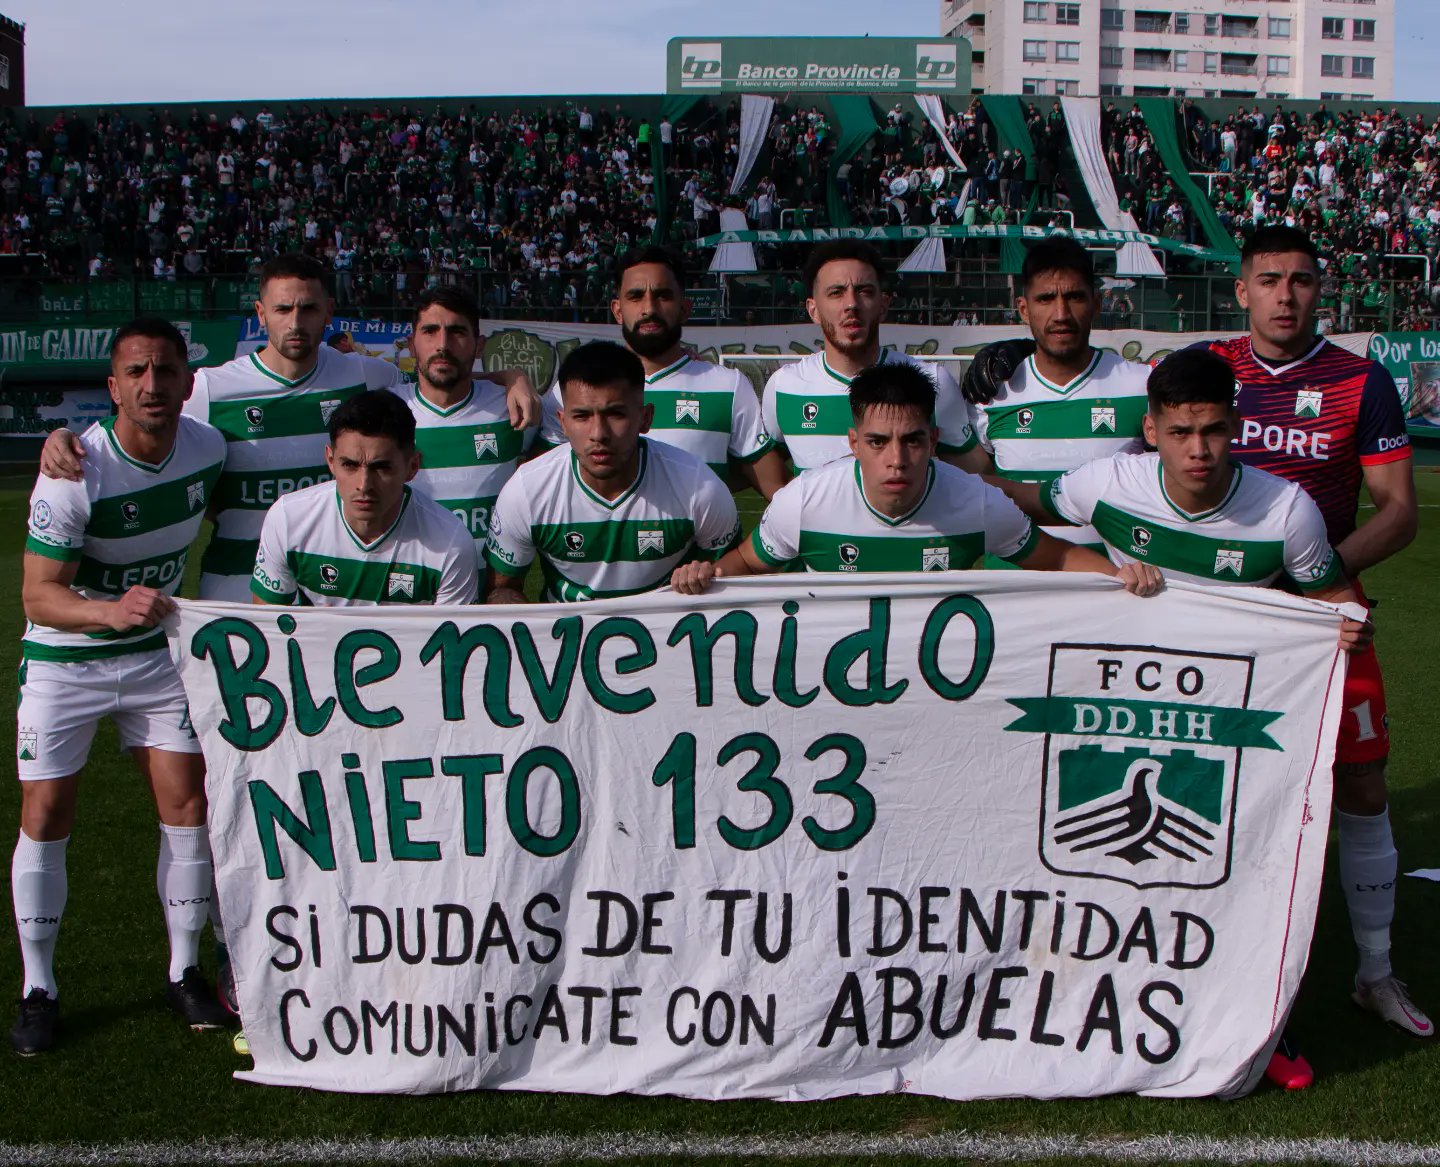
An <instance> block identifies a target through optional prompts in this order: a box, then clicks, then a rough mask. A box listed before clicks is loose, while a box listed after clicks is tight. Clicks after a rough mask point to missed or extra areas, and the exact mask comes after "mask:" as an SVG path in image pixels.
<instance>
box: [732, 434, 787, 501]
mask: <svg viewBox="0 0 1440 1167" xmlns="http://www.w3.org/2000/svg"><path fill="white" fill-rule="evenodd" d="M736 465H737V466H738V467H739V469H740V476H741V477H742V478H743V479H745V481H746V483H748V484H749V486H750V487H751V488H752V489H754V490H757V491H759V492H760V497H761V498H763V499H764V500H765V501H766V502H769V501H770V500H771V499H772V498H774V497H775V492H776V491H778V490H779V489H780V488H781V487H782V486H784V485H785V484H786V483H787V482H789V481H790V471H789V470H787V469H786V467H785V458H784V456H783V455H782V454H781V453H780V448H779V447H778V446H774V445H772V446H771V447H770V448H769V449H767V450H765V451H764V452H763V453H761V454H759V455H758V456H756V457H755V458H753V459H751V460H750V461H748V462H747V461H743V460H737V462H736Z"/></svg>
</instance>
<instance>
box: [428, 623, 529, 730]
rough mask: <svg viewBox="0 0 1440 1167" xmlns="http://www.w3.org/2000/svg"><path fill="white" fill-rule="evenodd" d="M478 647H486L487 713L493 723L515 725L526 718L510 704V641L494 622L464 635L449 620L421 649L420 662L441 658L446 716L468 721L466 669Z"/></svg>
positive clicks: (485, 692) (446, 718)
mask: <svg viewBox="0 0 1440 1167" xmlns="http://www.w3.org/2000/svg"><path fill="white" fill-rule="evenodd" d="M517 627H518V626H517ZM477 648H484V649H485V683H484V685H483V686H482V689H481V692H482V694H483V697H484V701H485V716H486V717H488V718H489V719H490V721H491V723H492V724H493V725H496V726H498V727H500V728H502V729H513V728H514V727H515V726H517V725H520V724H521V723H522V722H523V721H524V720H525V719H524V718H523V717H520V716H518V715H517V714H516V713H515V711H514V710H512V709H511V708H510V642H509V641H508V640H506V639H505V634H504V633H503V632H501V631H500V629H498V628H496V627H495V626H494V625H493V624H476V625H474V626H473V627H470V628H467V629H466V630H465V633H464V635H463V636H462V635H461V633H460V629H459V628H458V627H456V625H455V621H454V620H446V621H445V623H444V624H442V625H440V627H439V628H437V629H435V631H434V632H433V633H432V634H431V636H430V639H429V640H427V641H426V642H425V647H424V648H422V649H421V650H420V663H421V664H422V665H428V664H429V663H430V662H431V661H432V660H434V659H435V658H436V657H437V656H438V657H439V658H440V703H441V708H442V709H443V710H444V712H445V720H446V721H464V720H465V672H466V670H467V669H468V668H469V666H470V656H471V654H472V653H474V651H475V650H476V649H477Z"/></svg>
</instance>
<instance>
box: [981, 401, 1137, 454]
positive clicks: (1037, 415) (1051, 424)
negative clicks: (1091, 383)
mask: <svg viewBox="0 0 1440 1167" xmlns="http://www.w3.org/2000/svg"><path fill="white" fill-rule="evenodd" d="M1148 407H1149V403H1148V402H1147V400H1146V399H1145V398H1144V397H1090V398H1086V399H1084V400H1080V401H1042V402H1040V403H1039V404H1036V405H1024V404H1022V405H990V406H986V408H985V436H986V438H987V439H988V440H989V442H990V443H991V444H992V445H993V444H994V443H996V442H1003V441H1017V442H1018V441H1025V440H1026V439H1027V438H1028V439H1040V440H1042V441H1074V440H1076V439H1081V438H1117V437H1118V438H1133V437H1136V436H1138V435H1139V433H1140V423H1141V420H1142V419H1143V418H1144V416H1145V410H1146V409H1147V408H1148ZM1027 410H1028V411H1029V414H1030V424H1029V425H1028V426H1025V427H1024V428H1023V429H1022V428H1021V424H1020V420H1021V419H1020V414H1021V413H1022V412H1025V411H1027Z"/></svg>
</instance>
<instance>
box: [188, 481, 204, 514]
mask: <svg viewBox="0 0 1440 1167" xmlns="http://www.w3.org/2000/svg"><path fill="white" fill-rule="evenodd" d="M185 502H186V504H187V505H188V506H189V507H190V509H191V510H192V511H193V510H194V509H195V508H196V507H199V506H204V505H205V484H204V483H203V482H191V483H187V484H186V487H185Z"/></svg>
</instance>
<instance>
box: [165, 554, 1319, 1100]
mask: <svg viewBox="0 0 1440 1167" xmlns="http://www.w3.org/2000/svg"><path fill="white" fill-rule="evenodd" d="M1337 630H1338V617H1337V615H1336V613H1335V611H1334V610H1333V609H1329V608H1326V607H1325V606H1323V605H1319V604H1315V603H1311V602H1308V601H1305V600H1301V599H1297V598H1292V597H1288V596H1284V595H1281V594H1279V593H1275V592H1262V591H1255V590H1250V589H1232V590H1224V591H1204V592H1202V591H1195V590H1189V589H1186V588H1184V587H1171V588H1170V589H1169V590H1167V591H1166V592H1165V593H1164V594H1162V595H1161V596H1159V597H1156V598H1154V599H1150V600H1140V599H1136V598H1134V597H1131V596H1129V595H1127V594H1125V593H1123V592H1121V591H1120V590H1119V588H1118V585H1116V584H1115V583H1114V582H1113V581H1110V580H1106V579H1102V578H1100V577H1098V576H1065V577H1061V576H1051V575H1039V574H1032V573H1027V572H983V573H980V572H977V573H948V572H947V573H937V574H930V575H922V576H917V575H895V576H886V575H881V576H869V577H864V578H846V577H844V576H834V577H825V576H807V577H805V578H803V579H799V578H796V577H771V578H768V579H761V580H747V581H737V582H733V583H729V584H726V585H725V586H723V587H721V588H717V590H716V591H715V592H713V593H711V594H708V595H706V596H705V597H702V598H699V599H696V598H690V597H683V596H677V595H673V594H670V593H660V594H652V595H649V596H644V597H637V598H635V599H633V600H617V601H608V602H603V603H596V604H589V605H554V606H546V607H511V608H496V607H475V608H448V609H440V608H431V609H425V608H419V609H408V608H406V609H402V608H380V609H374V608H372V609H366V610H359V609H348V610H347V609H312V608H304V609H298V608H297V609H291V610H285V609H272V608H242V607H238V606H233V605H225V604H216V603H182V604H181V605H180V611H179V614H178V616H176V617H173V618H172V619H171V621H170V623H169V626H168V631H169V633H170V635H171V647H172V652H173V654H174V657H175V659H176V661H177V662H178V664H179V667H180V669H181V671H182V675H183V677H184V681H185V687H186V689H187V691H188V693H189V697H190V708H191V713H192V717H193V721H194V725H195V728H196V730H197V732H198V733H199V735H200V739H201V741H202V743H203V746H204V750H205V756H206V759H207V762H208V764H209V776H208V779H207V790H208V793H209V797H210V831H211V837H212V840H213V843H214V850H215V858H216V878H217V882H218V888H219V895H220V900H221V904H222V906H223V909H224V912H225V915H226V919H227V923H228V926H229V940H230V945H231V953H232V957H233V959H234V961H235V967H236V971H237V980H238V986H239V994H240V1000H241V1004H242V1008H243V1012H244V1021H245V1031H246V1034H247V1036H248V1038H249V1040H250V1046H251V1050H252V1051H253V1055H254V1058H255V1068H254V1070H253V1071H250V1072H248V1073H243V1074H241V1075H240V1077H242V1078H246V1079H248V1080H250V1081H255V1082H263V1083H272V1084H280V1085H294V1086H302V1085H303V1086H313V1087H319V1088H324V1089H333V1090H344V1091H359V1092H382V1091H383V1092H430V1091H441V1090H461V1089H473V1088H477V1087H484V1088H495V1089H524V1090H559V1091H584V1092H590V1093H598V1094H608V1093H616V1092H621V1091H628V1092H635V1093H642V1094H679V1095H685V1096H689V1097H697V1098H715V1099H718V1098H746V1097H758V1098H776V1099H791V1100H798V1099H810V1098H828V1097H835V1096H839V1095H846V1094H857V1093H858V1094H871V1093H882V1092H893V1091H914V1092H918V1093H923V1094H932V1095H941V1096H945V1097H950V1098H979V1097H993V1096H1003V1095H1031V1096H1036V1097H1054V1096H1075V1095H1098V1094H1110V1093H1114V1092H1126V1091H1139V1092H1141V1093H1144V1094H1151V1095H1158V1096H1168V1097H1192V1096H1203V1095H1212V1094H1217V1093H1223V1094H1233V1093H1239V1092H1243V1091H1245V1090H1247V1089H1249V1088H1251V1087H1252V1086H1253V1085H1254V1083H1255V1082H1256V1081H1257V1080H1258V1077H1259V1075H1260V1074H1261V1072H1262V1071H1263V1065H1264V1061H1265V1054H1266V1052H1267V1045H1268V1044H1269V1042H1270V1041H1271V1040H1272V1035H1273V1034H1275V1033H1276V1032H1278V1028H1279V1026H1280V1025H1281V1024H1282V1022H1283V1020H1284V1018H1285V1015H1286V1013H1287V1011H1288V1009H1289V1006H1290V1004H1291V1002H1292V1000H1293V998H1294V995H1295V992H1296V989H1297V986H1298V984H1299V980H1300V976H1301V973H1302V971H1303V969H1304V966H1305V959H1306V953H1307V949H1308V946H1309V942H1310V935H1311V929H1312V926H1313V921H1314V914H1315V907H1316V900H1317V896H1318V892H1319V887H1320V873H1321V867H1322V863H1323V859H1324V849H1325V839H1326V831H1327V825H1328V817H1329V809H1330V765H1331V759H1332V743H1333V740H1334V737H1335V732H1336V727H1337V724H1338V717H1339V713H1340V709H1339V699H1340V684H1341V681H1342V678H1343V664H1342V663H1341V661H1340V659H1339V657H1338V655H1337V652H1336V643H1335V642H1336V635H1337Z"/></svg>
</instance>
